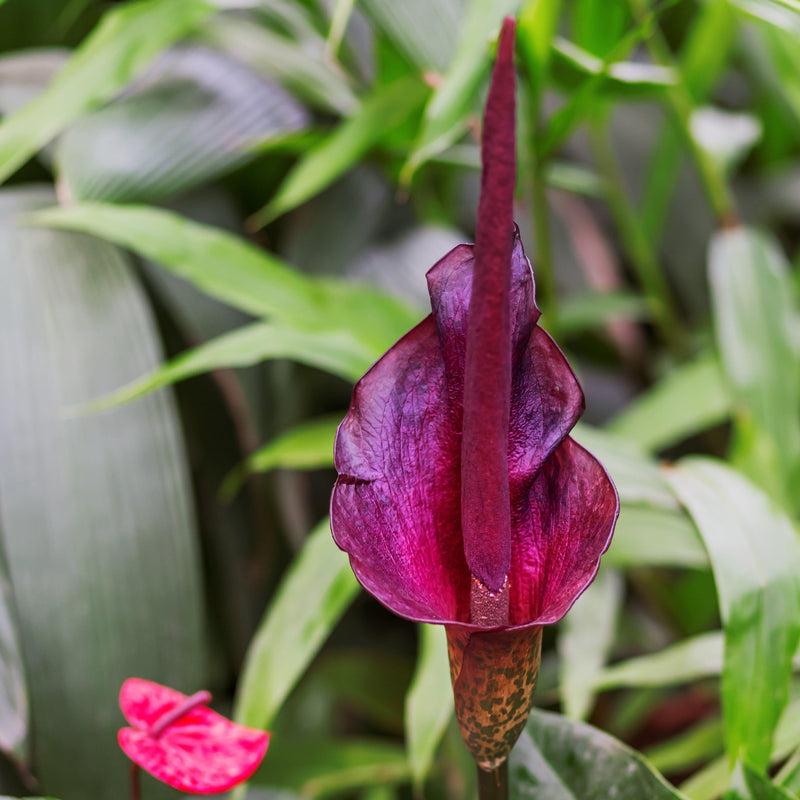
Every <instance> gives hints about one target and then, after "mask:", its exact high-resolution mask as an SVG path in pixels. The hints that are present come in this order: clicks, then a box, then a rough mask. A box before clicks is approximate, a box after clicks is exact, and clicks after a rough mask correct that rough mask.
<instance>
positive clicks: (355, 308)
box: [26, 203, 417, 363]
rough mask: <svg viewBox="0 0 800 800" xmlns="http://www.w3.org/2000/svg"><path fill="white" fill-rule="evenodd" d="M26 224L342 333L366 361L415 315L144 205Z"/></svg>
mask: <svg viewBox="0 0 800 800" xmlns="http://www.w3.org/2000/svg"><path fill="white" fill-rule="evenodd" d="M26 221H28V222H29V223H30V224H35V225H50V226H54V227H61V228H67V229H71V230H79V231H83V232H85V233H91V234H93V235H95V236H100V237H102V238H104V239H108V240H110V241H112V242H114V243H115V244H118V245H120V246H122V247H127V248H130V249H131V250H133V251H134V252H136V253H137V254H139V255H141V256H143V257H144V258H147V259H150V260H152V261H155V262H157V263H158V264H161V265H162V266H164V267H166V268H167V269H169V270H171V271H173V272H175V273H176V274H177V275H179V276H181V277H182V278H186V279H187V280H189V281H191V282H192V283H193V284H194V285H195V286H196V287H197V288H198V289H201V290H202V291H204V292H206V293H207V294H210V295H211V296H212V297H215V298H217V299H218V300H222V301H223V302H226V303H230V304H231V305H233V306H236V307H237V308H240V309H242V310H243V311H246V312H248V313H250V314H255V315H256V316H265V317H274V318H275V319H276V320H280V321H283V322H287V323H292V324H295V325H297V326H298V327H299V328H302V329H303V330H304V331H311V330H317V331H321V332H328V331H334V330H336V331H342V332H343V333H349V334H351V335H352V336H353V337H354V339H355V340H357V344H356V343H355V342H354V344H353V346H354V347H359V346H360V347H363V348H364V351H365V352H366V351H369V352H370V354H371V356H370V363H371V361H374V360H375V359H376V358H377V357H378V356H379V355H380V354H381V353H383V352H384V351H385V350H386V349H387V348H388V347H389V346H390V345H391V344H393V343H394V342H395V341H396V340H397V339H398V338H399V337H400V336H401V335H402V334H404V333H405V332H406V331H407V330H408V329H409V328H410V327H411V326H412V325H414V324H415V323H416V322H417V315H416V314H415V313H413V312H411V311H409V309H408V308H407V307H406V306H404V305H403V304H401V303H400V302H398V301H397V300H394V299H393V298H390V297H388V296H387V295H385V294H383V293H381V292H379V291H376V290H374V289H371V288H370V287H367V286H359V285H357V284H354V283H352V282H345V281H335V280H322V279H319V278H317V279H314V278H310V277H308V276H305V275H302V274H301V273H299V272H296V271H295V270H293V269H292V268H291V267H289V266H288V265H287V264H285V263H283V262H282V261H281V260H280V259H278V258H277V257H275V256H273V255H271V254H270V253H266V252H264V251H263V250H260V249H258V248H257V247H254V246H253V245H251V244H248V243H247V242H245V241H243V240H242V239H240V238H239V237H237V236H234V235H233V234H230V233H227V232H225V231H222V230H220V229H218V228H213V227H210V226H206V225H200V224H198V223H196V222H191V221H190V220H187V219H185V218H184V217H181V216H179V215H178V214H174V213H172V212H170V211H164V210H161V209H157V208H149V207H146V206H114V205H110V204H103V203H79V204H76V205H73V206H69V207H65V208H52V209H48V210H47V211H43V212H40V213H38V214H31V215H28V217H27V218H26Z"/></svg>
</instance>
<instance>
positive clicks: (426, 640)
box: [406, 625, 453, 789]
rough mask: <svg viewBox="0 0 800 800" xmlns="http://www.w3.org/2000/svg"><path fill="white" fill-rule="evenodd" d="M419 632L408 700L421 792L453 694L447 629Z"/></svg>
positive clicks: (409, 737)
mask: <svg viewBox="0 0 800 800" xmlns="http://www.w3.org/2000/svg"><path fill="white" fill-rule="evenodd" d="M417 629H418V631H419V660H418V661H417V671H416V673H415V674H414V680H413V681H412V683H411V688H410V689H409V690H408V695H407V697H406V746H407V749H408V763H409V764H410V767H411V774H412V776H413V778H414V783H415V785H416V786H417V788H420V789H421V788H422V785H423V783H424V781H425V778H426V777H427V775H428V773H429V772H430V769H431V765H432V764H433V757H434V754H435V752H436V748H437V747H438V745H439V742H440V740H441V738H442V736H443V735H444V732H445V729H446V728H447V723H448V722H449V721H450V718H451V716H452V714H453V692H452V689H451V686H450V666H449V663H448V658H447V640H446V637H445V632H444V628H443V627H442V626H441V625H418V626H417Z"/></svg>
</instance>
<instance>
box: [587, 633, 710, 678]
mask: <svg viewBox="0 0 800 800" xmlns="http://www.w3.org/2000/svg"><path fill="white" fill-rule="evenodd" d="M723 645H724V637H723V633H722V631H713V632H711V633H704V634H701V635H700V636H693V637H692V638H690V639H684V640H683V641H681V642H678V643H677V644H673V645H670V646H669V647H666V648H664V649H663V650H660V651H659V652H657V653H652V654H650V655H646V656H638V657H637V658H631V659H628V660H627V661H621V662H620V663H618V664H614V665H613V666H610V667H606V668H605V669H604V670H603V671H602V672H601V673H600V674H599V675H598V676H597V681H596V686H597V688H598V689H603V690H605V689H617V688H620V687H630V686H677V685H679V684H682V683H691V682H692V681H696V680H699V679H700V678H708V677H711V676H714V675H719V674H720V673H721V672H722V654H723Z"/></svg>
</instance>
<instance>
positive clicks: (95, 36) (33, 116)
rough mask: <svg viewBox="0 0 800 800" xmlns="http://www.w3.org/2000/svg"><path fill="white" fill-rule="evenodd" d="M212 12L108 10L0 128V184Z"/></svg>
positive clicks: (146, 5)
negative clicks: (44, 85)
mask: <svg viewBox="0 0 800 800" xmlns="http://www.w3.org/2000/svg"><path fill="white" fill-rule="evenodd" d="M212 11H213V7H212V6H211V5H209V4H208V3H207V2H204V0H138V2H134V3H129V4H127V5H125V6H123V7H121V8H117V9H113V10H111V11H109V12H108V13H107V14H106V15H105V17H104V18H103V20H102V22H101V23H100V25H99V26H98V27H97V28H96V29H95V31H94V32H93V33H92V35H91V36H89V38H87V39H86V40H85V41H84V42H83V43H82V44H81V46H80V47H79V48H78V49H77V50H76V51H75V53H74V54H73V56H72V58H70V60H69V61H68V62H67V64H66V65H65V66H64V68H63V69H62V70H61V71H60V72H59V73H58V75H57V76H56V77H55V79H54V80H53V81H52V82H51V83H50V84H49V85H48V87H47V89H45V91H44V92H42V94H40V95H39V96H38V97H37V98H36V99H34V100H33V101H31V103H29V104H28V105H27V106H25V107H24V108H22V109H20V110H19V111H17V112H16V113H15V114H13V115H12V116H11V117H9V118H8V119H6V120H4V121H3V122H2V123H0V182H2V181H4V180H6V178H8V176H9V175H11V174H12V173H13V172H14V171H15V170H16V169H17V168H18V167H20V166H22V164H24V163H25V162H26V161H27V160H28V159H29V158H30V157H31V156H32V155H34V154H35V153H36V151H37V150H38V149H39V148H40V147H42V146H44V145H46V144H47V143H48V142H49V141H50V140H51V139H52V138H53V137H54V136H56V135H57V134H59V133H60V132H61V131H62V130H64V128H65V127H66V126H67V125H69V124H70V123H71V122H73V121H74V120H75V119H77V118H78V117H79V116H80V115H81V113H82V112H84V111H86V110H88V109H90V108H92V107H95V106H97V105H98V104H99V103H102V102H103V101H104V100H107V99H108V98H110V97H111V96H112V95H113V94H114V93H115V92H117V91H119V90H120V89H122V88H123V87H124V86H125V85H126V84H127V83H128V82H129V81H130V80H131V79H132V78H134V77H135V76H136V75H137V74H138V73H139V72H141V70H142V69H143V68H144V67H146V66H147V64H148V63H149V62H150V61H151V60H152V59H153V57H154V56H156V55H157V54H158V53H159V52H160V51H161V50H163V49H164V48H166V47H169V45H171V44H172V43H173V42H175V41H177V40H179V39H181V38H183V37H184V36H186V35H187V34H188V33H190V32H191V31H192V30H193V29H194V28H196V27H197V26H198V25H199V24H200V23H201V22H202V21H203V20H204V19H205V18H206V17H207V16H209V14H211V12H212Z"/></svg>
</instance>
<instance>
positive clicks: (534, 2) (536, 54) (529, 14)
mask: <svg viewBox="0 0 800 800" xmlns="http://www.w3.org/2000/svg"><path fill="white" fill-rule="evenodd" d="M560 13H561V0H527V1H526V2H525V3H524V5H523V6H522V8H521V9H520V12H519V17H518V19H517V43H518V47H519V50H520V51H521V52H522V54H523V57H524V59H525V66H526V67H527V70H528V76H529V78H530V82H531V87H532V90H533V95H534V97H541V93H542V91H543V89H544V86H545V81H546V79H547V73H548V69H549V65H550V57H551V53H552V47H553V37H554V36H555V34H556V31H557V30H558V19H559V15H560Z"/></svg>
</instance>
